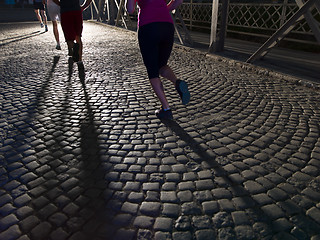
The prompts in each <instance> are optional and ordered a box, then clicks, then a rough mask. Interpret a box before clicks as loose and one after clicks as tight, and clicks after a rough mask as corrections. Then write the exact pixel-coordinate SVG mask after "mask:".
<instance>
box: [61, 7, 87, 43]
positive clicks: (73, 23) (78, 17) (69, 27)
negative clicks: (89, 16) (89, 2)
mask: <svg viewBox="0 0 320 240" xmlns="http://www.w3.org/2000/svg"><path fill="white" fill-rule="evenodd" d="M82 22H83V20H82V11H71V12H64V13H61V27H62V30H63V33H64V38H65V39H66V41H74V40H75V39H76V36H80V37H81V33H82Z"/></svg>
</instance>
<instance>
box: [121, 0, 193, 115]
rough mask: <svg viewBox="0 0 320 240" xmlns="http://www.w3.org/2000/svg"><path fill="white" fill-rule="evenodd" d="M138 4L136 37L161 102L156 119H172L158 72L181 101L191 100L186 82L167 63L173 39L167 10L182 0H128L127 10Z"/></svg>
mask: <svg viewBox="0 0 320 240" xmlns="http://www.w3.org/2000/svg"><path fill="white" fill-rule="evenodd" d="M136 3H138V6H139V8H140V9H139V16H138V40H139V47H140V52H141V55H142V58H143V62H144V64H145V66H146V68H147V72H148V77H149V80H150V83H151V86H152V88H153V90H154V92H155V93H156V95H157V97H158V98H159V100H160V102H161V105H162V106H161V108H160V110H157V111H156V115H157V117H158V118H159V119H173V116H172V111H171V109H170V106H169V103H168V101H167V99H166V96H165V93H164V89H163V86H162V82H161V80H160V75H161V76H162V77H164V78H166V79H169V80H170V81H171V82H172V83H173V84H174V86H175V88H176V90H177V91H178V93H179V95H180V97H181V100H182V103H183V104H187V103H188V102H189V101H190V93H189V90H188V85H187V83H186V82H185V81H183V80H179V79H177V77H176V75H175V74H174V72H173V71H172V69H171V68H170V67H169V66H168V65H167V63H168V59H169V57H170V55H171V51H172V46H173V41H174V26H173V20H172V17H171V14H170V12H171V11H172V10H174V9H176V8H177V7H178V6H179V5H180V4H181V3H182V0H171V1H170V2H169V3H168V4H167V3H166V1H165V0H127V3H126V6H127V10H128V12H129V13H131V14H132V13H133V12H134V11H135V6H136Z"/></svg>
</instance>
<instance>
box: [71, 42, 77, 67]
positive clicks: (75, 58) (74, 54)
mask: <svg viewBox="0 0 320 240" xmlns="http://www.w3.org/2000/svg"><path fill="white" fill-rule="evenodd" d="M72 59H73V61H74V62H78V61H79V44H78V43H74V45H73V54H72Z"/></svg>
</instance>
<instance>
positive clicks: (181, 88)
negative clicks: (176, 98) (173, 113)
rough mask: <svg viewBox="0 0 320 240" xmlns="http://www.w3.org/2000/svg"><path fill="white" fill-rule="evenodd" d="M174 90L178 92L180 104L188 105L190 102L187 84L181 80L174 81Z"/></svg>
mask: <svg viewBox="0 0 320 240" xmlns="http://www.w3.org/2000/svg"><path fill="white" fill-rule="evenodd" d="M176 90H177V91H178V93H179V95H180V97H181V100H182V104H188V103H189V101H190V93H189V90H188V84H187V83H186V82H185V81H183V80H177V81H176Z"/></svg>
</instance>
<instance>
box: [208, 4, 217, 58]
mask: <svg viewBox="0 0 320 240" xmlns="http://www.w3.org/2000/svg"><path fill="white" fill-rule="evenodd" d="M218 8H219V0H212V17H211V31H210V44H209V52H210V53H212V52H215V49H216V43H217V25H218Z"/></svg>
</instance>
